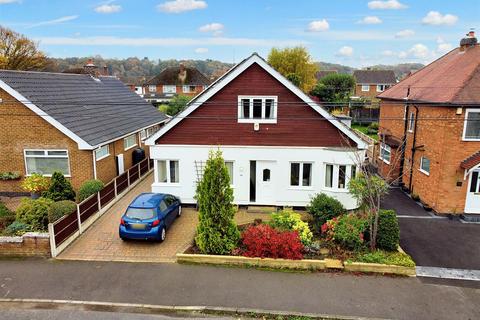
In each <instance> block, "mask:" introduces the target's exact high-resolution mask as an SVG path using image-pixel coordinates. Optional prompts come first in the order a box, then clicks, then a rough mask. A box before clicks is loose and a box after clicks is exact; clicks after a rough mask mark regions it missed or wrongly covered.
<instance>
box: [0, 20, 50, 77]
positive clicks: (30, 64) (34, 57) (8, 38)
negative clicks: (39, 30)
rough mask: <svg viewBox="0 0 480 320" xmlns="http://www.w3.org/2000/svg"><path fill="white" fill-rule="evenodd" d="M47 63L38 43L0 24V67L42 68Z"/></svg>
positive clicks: (14, 68)
mask: <svg viewBox="0 0 480 320" xmlns="http://www.w3.org/2000/svg"><path fill="white" fill-rule="evenodd" d="M47 64H48V59H47V57H46V56H45V54H44V53H43V52H42V51H40V50H39V49H38V43H36V42H34V41H32V40H30V39H28V38H27V37H25V36H24V35H22V34H20V33H17V32H15V31H12V30H10V29H8V28H5V27H2V26H0V69H10V70H42V69H44V68H45V67H46V66H47Z"/></svg>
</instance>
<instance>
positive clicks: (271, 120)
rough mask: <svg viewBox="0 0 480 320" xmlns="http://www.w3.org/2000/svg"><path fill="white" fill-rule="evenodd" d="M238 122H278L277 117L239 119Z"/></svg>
mask: <svg viewBox="0 0 480 320" xmlns="http://www.w3.org/2000/svg"><path fill="white" fill-rule="evenodd" d="M238 123H260V124H261V123H270V124H272V123H277V119H238Z"/></svg>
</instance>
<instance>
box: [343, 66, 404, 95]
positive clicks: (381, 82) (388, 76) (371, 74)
mask: <svg viewBox="0 0 480 320" xmlns="http://www.w3.org/2000/svg"><path fill="white" fill-rule="evenodd" d="M353 77H354V78H355V82H356V85H355V92H354V97H359V98H366V99H374V98H375V96H376V95H378V94H379V93H381V92H383V91H385V90H386V89H388V88H390V87H391V86H393V85H394V84H395V83H397V80H396V78H395V73H394V72H393V70H370V69H367V70H355V71H354V72H353ZM352 98H353V97H352Z"/></svg>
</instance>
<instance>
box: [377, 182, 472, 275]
mask: <svg viewBox="0 0 480 320" xmlns="http://www.w3.org/2000/svg"><path fill="white" fill-rule="evenodd" d="M382 206H383V208H385V209H395V210H396V212H397V216H398V217H399V224H400V246H401V247H402V248H403V249H404V250H405V251H406V252H407V253H408V254H410V255H411V256H412V257H413V259H414V260H415V262H416V263H417V265H418V266H426V267H438V268H455V269H470V270H480V249H479V244H480V224H467V223H462V222H461V221H460V220H459V219H457V218H454V219H449V218H446V217H437V216H434V215H433V214H431V213H429V212H427V211H425V210H424V209H423V208H422V207H420V206H419V205H418V204H417V203H416V202H415V201H413V200H412V199H411V198H410V197H408V196H407V195H405V194H404V193H403V192H402V191H400V190H399V189H392V190H391V192H390V194H389V195H388V196H387V198H386V199H385V200H384V202H383V204H382Z"/></svg>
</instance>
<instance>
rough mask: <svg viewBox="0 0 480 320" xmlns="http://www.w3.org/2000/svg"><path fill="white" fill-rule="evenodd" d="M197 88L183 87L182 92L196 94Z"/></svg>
mask: <svg viewBox="0 0 480 320" xmlns="http://www.w3.org/2000/svg"><path fill="white" fill-rule="evenodd" d="M196 88H197V87H195V86H183V87H182V91H183V93H194V92H195V91H196Z"/></svg>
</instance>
